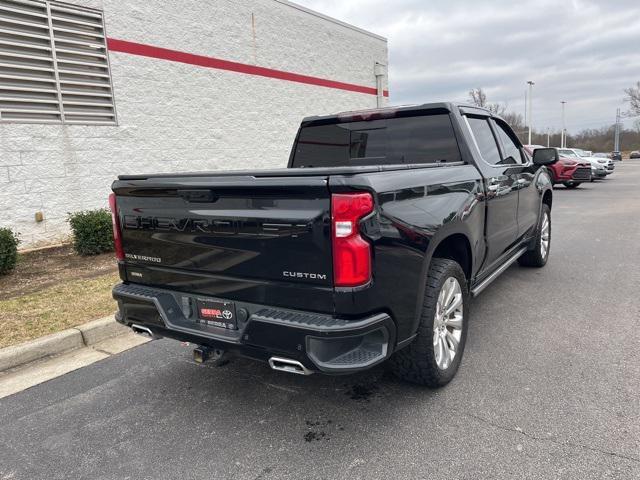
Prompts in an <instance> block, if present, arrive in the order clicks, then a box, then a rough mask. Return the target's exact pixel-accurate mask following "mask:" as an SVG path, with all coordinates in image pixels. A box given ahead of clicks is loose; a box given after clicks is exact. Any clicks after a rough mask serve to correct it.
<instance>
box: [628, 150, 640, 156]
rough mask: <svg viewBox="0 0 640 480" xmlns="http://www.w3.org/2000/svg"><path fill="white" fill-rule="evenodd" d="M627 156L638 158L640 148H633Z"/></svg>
mask: <svg viewBox="0 0 640 480" xmlns="http://www.w3.org/2000/svg"><path fill="white" fill-rule="evenodd" d="M629 158H640V150H634V151H633V152H631V154H630V155H629Z"/></svg>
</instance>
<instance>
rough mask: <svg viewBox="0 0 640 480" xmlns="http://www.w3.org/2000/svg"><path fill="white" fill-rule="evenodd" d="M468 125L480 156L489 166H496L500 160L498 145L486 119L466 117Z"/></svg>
mask: <svg viewBox="0 0 640 480" xmlns="http://www.w3.org/2000/svg"><path fill="white" fill-rule="evenodd" d="M467 118H468V120H469V125H470V126H471V132H472V133H473V136H474V137H475V139H476V143H477V144H478V149H479V150H480V155H482V158H483V159H484V160H485V162H487V163H489V164H490V165H498V164H499V163H500V161H501V160H502V159H501V158H500V151H499V150H498V144H497V143H496V139H495V138H494V136H493V132H492V131H491V127H490V126H489V122H488V121H487V119H486V118H478V117H467Z"/></svg>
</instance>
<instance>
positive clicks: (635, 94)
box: [624, 82, 640, 116]
mask: <svg viewBox="0 0 640 480" xmlns="http://www.w3.org/2000/svg"><path fill="white" fill-rule="evenodd" d="M624 93H626V94H627V96H626V97H625V101H627V102H629V104H630V105H631V110H630V111H629V114H631V115H634V116H635V115H640V82H636V85H635V86H634V87H629V88H625V90H624Z"/></svg>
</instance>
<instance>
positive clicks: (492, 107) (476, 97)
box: [469, 87, 507, 115]
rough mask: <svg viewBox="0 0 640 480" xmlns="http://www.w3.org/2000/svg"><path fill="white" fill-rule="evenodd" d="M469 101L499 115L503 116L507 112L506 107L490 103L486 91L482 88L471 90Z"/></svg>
mask: <svg viewBox="0 0 640 480" xmlns="http://www.w3.org/2000/svg"><path fill="white" fill-rule="evenodd" d="M469 100H471V103H473V104H474V105H476V106H478V107H483V108H486V109H487V110H489V111H490V112H492V113H495V114H498V115H503V114H504V113H505V112H506V110H507V106H506V105H501V104H499V103H489V102H488V101H487V94H486V93H484V90H483V89H482V88H481V87H478V88H472V89H471V90H469Z"/></svg>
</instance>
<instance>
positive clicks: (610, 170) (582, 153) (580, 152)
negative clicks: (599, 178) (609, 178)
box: [574, 148, 616, 175]
mask: <svg viewBox="0 0 640 480" xmlns="http://www.w3.org/2000/svg"><path fill="white" fill-rule="evenodd" d="M574 150H576V153H578V155H580V156H581V157H582V158H594V156H595V155H593V153H592V152H591V151H590V150H582V149H581V148H574ZM596 158H602V157H596ZM606 160H607V163H606V165H607V175H609V174H611V173H613V170H614V169H615V168H616V166H615V164H614V162H613V159H611V158H609V157H607V158H606Z"/></svg>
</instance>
